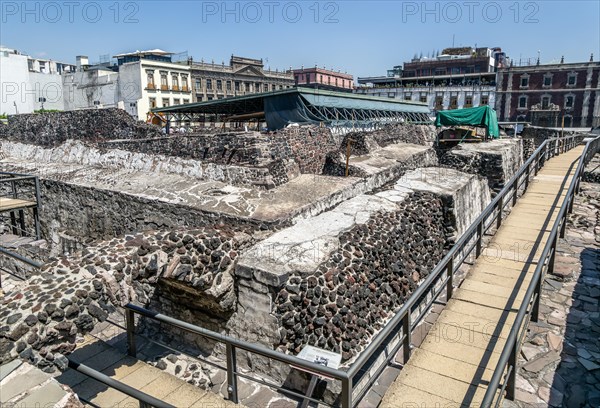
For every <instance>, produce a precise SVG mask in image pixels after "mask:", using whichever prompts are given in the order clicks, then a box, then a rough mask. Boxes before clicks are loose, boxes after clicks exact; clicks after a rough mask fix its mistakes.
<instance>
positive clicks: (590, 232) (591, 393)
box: [504, 155, 600, 408]
mask: <svg viewBox="0 0 600 408" xmlns="http://www.w3.org/2000/svg"><path fill="white" fill-rule="evenodd" d="M597 157H598V162H599V163H600V155H598V156H597ZM592 163H593V162H592ZM593 167H594V166H592V168H593ZM599 337H600V183H581V193H580V194H579V195H578V196H577V197H576V199H575V205H574V208H573V214H572V215H571V216H570V217H569V221H568V224H567V231H566V236H565V239H564V240H562V239H561V240H559V243H558V248H557V256H556V263H555V266H554V273H553V275H548V276H547V277H546V279H545V282H544V286H543V290H542V297H541V304H540V319H539V321H538V322H537V323H531V324H530V325H529V332H528V333H527V337H526V340H525V342H524V345H523V347H522V348H521V353H520V356H519V366H520V367H522V369H521V370H519V372H518V374H517V381H516V399H515V401H514V402H512V401H507V400H505V401H504V405H505V407H507V408H508V407H511V408H513V407H520V408H527V407H531V406H534V407H547V406H550V407H556V408H559V407H586V408H588V407H589V408H597V407H600V342H599V341H598V338H599Z"/></svg>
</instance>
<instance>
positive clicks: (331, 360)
mask: <svg viewBox="0 0 600 408" xmlns="http://www.w3.org/2000/svg"><path fill="white" fill-rule="evenodd" d="M297 357H299V358H301V359H303V360H306V361H310V362H312V363H316V364H320V365H323V366H326V367H330V368H333V369H338V368H339V366H340V363H341V362H342V355H341V354H338V353H334V352H333V351H329V350H323V349H321V348H318V347H314V346H304V348H303V349H302V351H300V353H299V354H298V356H297Z"/></svg>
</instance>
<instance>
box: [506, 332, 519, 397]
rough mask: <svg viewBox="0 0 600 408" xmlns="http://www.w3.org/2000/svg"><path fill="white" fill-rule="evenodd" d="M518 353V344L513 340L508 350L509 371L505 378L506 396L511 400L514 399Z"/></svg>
mask: <svg viewBox="0 0 600 408" xmlns="http://www.w3.org/2000/svg"><path fill="white" fill-rule="evenodd" d="M518 354H519V350H518V344H517V342H515V343H514V345H513V347H512V351H511V352H510V357H509V358H508V367H509V370H510V372H509V373H508V378H507V379H506V398H507V399H509V400H511V401H512V400H514V399H515V388H516V382H517V364H519V360H518V359H517V356H518Z"/></svg>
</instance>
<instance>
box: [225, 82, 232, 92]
mask: <svg viewBox="0 0 600 408" xmlns="http://www.w3.org/2000/svg"><path fill="white" fill-rule="evenodd" d="M225 86H226V87H227V90H228V91H231V81H227V82H226V84H225Z"/></svg>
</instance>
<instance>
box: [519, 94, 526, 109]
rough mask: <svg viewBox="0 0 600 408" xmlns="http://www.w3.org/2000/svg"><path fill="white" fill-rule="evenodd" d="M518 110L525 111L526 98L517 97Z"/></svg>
mask: <svg viewBox="0 0 600 408" xmlns="http://www.w3.org/2000/svg"><path fill="white" fill-rule="evenodd" d="M519 109H527V97H526V96H519Z"/></svg>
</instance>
